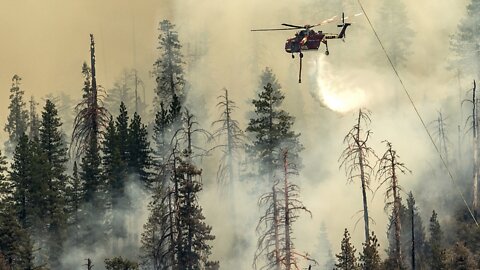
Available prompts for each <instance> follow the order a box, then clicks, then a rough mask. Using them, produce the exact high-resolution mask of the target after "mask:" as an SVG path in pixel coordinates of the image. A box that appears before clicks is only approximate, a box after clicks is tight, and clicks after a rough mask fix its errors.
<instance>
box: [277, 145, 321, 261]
mask: <svg viewBox="0 0 480 270" xmlns="http://www.w3.org/2000/svg"><path fill="white" fill-rule="evenodd" d="M296 174H297V170H296V168H295V164H289V162H288V150H285V151H284V152H283V201H284V202H283V203H284V210H283V212H284V216H283V223H284V230H285V247H284V252H283V253H284V255H283V258H282V263H283V265H284V266H285V269H286V270H291V269H292V268H294V269H296V270H299V269H300V267H299V265H298V261H299V259H300V258H303V259H306V260H309V261H313V262H315V263H316V261H315V260H314V259H312V258H311V257H310V256H309V255H308V254H302V253H299V252H297V251H295V248H294V245H293V242H292V234H293V230H292V225H293V223H294V222H295V221H296V220H297V219H298V217H299V213H300V212H307V213H309V214H310V217H311V216H312V213H311V212H310V211H309V210H308V209H307V208H306V207H305V206H304V205H303V203H302V202H301V201H300V199H299V193H300V188H299V186H298V185H296V184H293V183H291V182H290V181H289V176H290V175H296Z"/></svg>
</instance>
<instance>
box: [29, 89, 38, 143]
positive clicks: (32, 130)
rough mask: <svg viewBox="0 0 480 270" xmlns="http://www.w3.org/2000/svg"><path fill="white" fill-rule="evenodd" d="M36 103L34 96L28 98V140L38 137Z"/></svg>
mask: <svg viewBox="0 0 480 270" xmlns="http://www.w3.org/2000/svg"><path fill="white" fill-rule="evenodd" d="M37 105H38V102H36V101H35V98H34V97H33V96H32V97H31V98H30V112H29V113H30V116H29V120H30V121H29V122H28V138H29V139H30V140H34V138H38V136H40V135H39V133H38V131H39V128H40V121H39V120H38V114H37Z"/></svg>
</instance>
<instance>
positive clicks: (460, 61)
mask: <svg viewBox="0 0 480 270" xmlns="http://www.w3.org/2000/svg"><path fill="white" fill-rule="evenodd" d="M479 12H480V1H478V0H471V1H470V3H469V4H468V6H467V14H466V16H465V18H464V19H463V20H462V21H461V22H460V23H459V25H458V29H457V31H456V32H455V34H454V35H453V36H452V39H451V48H452V50H453V52H454V53H455V56H456V57H455V59H454V60H453V63H452V64H453V66H454V67H457V68H459V69H460V70H461V71H462V73H464V74H470V75H473V76H475V77H476V78H477V79H479V75H480V65H479V62H480V38H479V33H480V29H479V28H478V18H477V16H476V15H477V14H478V13H479Z"/></svg>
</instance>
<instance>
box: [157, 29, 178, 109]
mask: <svg viewBox="0 0 480 270" xmlns="http://www.w3.org/2000/svg"><path fill="white" fill-rule="evenodd" d="M158 30H160V31H161V33H160V36H159V37H158V40H159V47H158V49H159V50H160V51H161V54H162V55H161V56H160V58H158V59H157V61H155V63H154V64H153V74H154V76H155V78H156V82H157V85H156V87H155V94H156V96H155V99H154V104H155V106H158V105H160V102H164V103H165V104H170V103H171V102H172V100H173V97H174V96H175V95H176V96H177V97H178V98H179V100H180V103H181V104H183V102H184V101H185V96H186V93H185V79H184V78H183V65H184V62H183V60H182V58H183V56H182V53H181V48H182V46H181V44H180V42H179V40H178V33H177V31H175V25H174V24H172V23H171V22H170V21H168V20H163V21H161V22H160V28H159V29H158ZM155 110H156V111H158V110H159V108H158V107H156V108H155Z"/></svg>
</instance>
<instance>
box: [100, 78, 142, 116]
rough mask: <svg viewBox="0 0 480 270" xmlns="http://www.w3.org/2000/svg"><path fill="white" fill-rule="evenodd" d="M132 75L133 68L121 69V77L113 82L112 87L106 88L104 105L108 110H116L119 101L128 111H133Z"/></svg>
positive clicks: (133, 81)
mask: <svg viewBox="0 0 480 270" xmlns="http://www.w3.org/2000/svg"><path fill="white" fill-rule="evenodd" d="M134 75H135V74H134V72H133V70H123V71H122V74H121V77H120V78H118V79H117V80H115V82H114V83H113V88H112V89H109V90H108V94H107V96H106V97H105V106H106V107H107V109H108V110H109V111H114V110H117V108H118V107H120V104H121V103H124V104H125V107H126V109H127V110H128V111H130V112H134V111H135V95H134V93H132V91H133V89H132V88H133V87H134V86H135V85H134V84H135V80H134V79H135V76H134Z"/></svg>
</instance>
